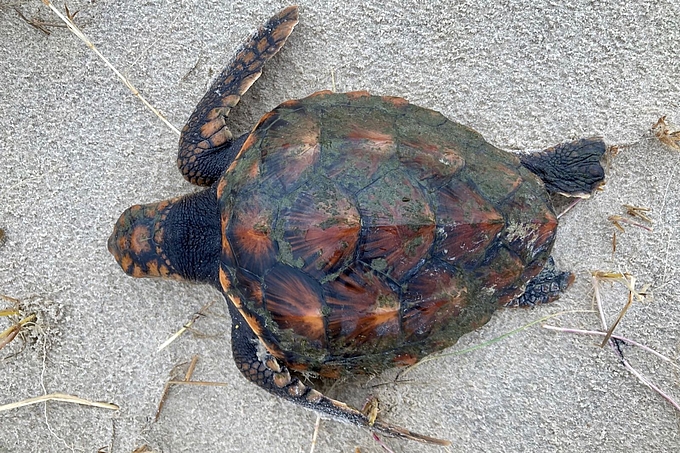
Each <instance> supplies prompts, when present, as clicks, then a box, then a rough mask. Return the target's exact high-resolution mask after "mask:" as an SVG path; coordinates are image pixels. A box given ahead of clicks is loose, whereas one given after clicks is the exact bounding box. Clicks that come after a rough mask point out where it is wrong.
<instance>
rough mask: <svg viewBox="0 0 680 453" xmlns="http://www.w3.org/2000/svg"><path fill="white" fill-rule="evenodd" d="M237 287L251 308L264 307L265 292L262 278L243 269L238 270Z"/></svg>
mask: <svg viewBox="0 0 680 453" xmlns="http://www.w3.org/2000/svg"><path fill="white" fill-rule="evenodd" d="M236 280H237V284H236V286H237V287H238V289H239V290H240V291H241V295H242V296H243V297H244V298H245V299H246V300H247V301H248V302H249V304H250V306H252V307H254V308H255V309H260V308H262V307H263V306H264V291H263V289H262V283H261V282H260V278H259V277H258V276H256V275H254V274H253V273H251V272H248V271H247V270H245V269H243V268H238V269H237V270H236Z"/></svg>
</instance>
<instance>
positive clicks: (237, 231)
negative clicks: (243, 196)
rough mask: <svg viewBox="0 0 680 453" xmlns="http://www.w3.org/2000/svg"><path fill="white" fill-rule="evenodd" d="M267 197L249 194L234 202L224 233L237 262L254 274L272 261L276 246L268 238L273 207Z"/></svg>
mask: <svg viewBox="0 0 680 453" xmlns="http://www.w3.org/2000/svg"><path fill="white" fill-rule="evenodd" d="M267 204H268V203H267V201H265V200H263V199H262V198H261V197H258V195H257V194H253V196H252V197H249V198H248V200H244V201H243V203H241V204H239V205H237V206H235V209H234V212H233V214H232V220H231V222H230V224H229V228H228V230H227V237H228V238H229V242H230V244H231V246H232V249H233V252H234V256H235V259H236V261H237V263H238V264H239V266H241V267H243V268H245V269H248V270H249V271H251V272H254V273H256V274H258V275H262V274H264V272H265V271H266V270H267V269H269V268H270V267H271V266H272V265H273V264H274V263H275V262H276V254H277V248H276V245H275V243H274V240H273V238H272V222H273V216H274V211H273V208H272V207H271V206H267Z"/></svg>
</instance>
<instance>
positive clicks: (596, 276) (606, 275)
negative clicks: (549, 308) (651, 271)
mask: <svg viewBox="0 0 680 453" xmlns="http://www.w3.org/2000/svg"><path fill="white" fill-rule="evenodd" d="M592 276H593V280H592V282H593V290H594V297H595V302H596V304H597V311H598V314H599V316H600V322H601V323H602V328H603V329H604V330H607V333H604V332H593V331H583V330H579V329H564V328H560V327H554V326H543V327H544V328H547V329H551V330H557V331H561V332H568V333H577V334H584V335H604V336H605V339H606V342H607V343H609V346H610V347H611V349H612V351H613V352H614V354H616V356H617V357H618V358H619V360H620V362H621V364H622V365H623V367H624V368H625V369H626V370H628V372H629V373H631V374H632V375H633V376H635V378H636V379H637V380H638V381H640V382H641V383H642V384H644V385H646V386H647V387H649V388H650V389H652V390H653V391H655V392H656V393H658V394H659V395H660V396H661V397H662V398H663V399H665V400H666V401H667V402H668V403H670V404H671V405H672V406H673V407H674V408H675V409H676V410H677V411H679V412H680V404H678V402H677V401H675V399H673V397H672V396H670V395H668V394H667V393H665V392H664V391H663V390H661V389H660V388H659V387H658V386H656V385H655V384H654V383H653V382H651V381H650V380H649V379H647V378H646V377H645V376H643V375H642V374H641V373H640V372H639V371H637V370H636V369H635V368H634V367H633V366H632V365H631V364H630V363H629V362H628V360H626V358H625V357H624V355H623V351H622V350H621V349H620V348H619V345H618V344H617V343H616V342H614V341H612V339H616V340H618V341H623V342H626V343H631V344H634V345H636V346H638V347H641V348H643V349H645V350H647V351H649V352H652V353H653V354H654V355H656V356H658V357H661V358H662V359H663V360H665V361H667V362H669V363H672V364H673V366H674V367H676V368H677V367H678V366H677V365H676V364H675V363H674V362H672V361H671V360H670V359H668V358H667V357H665V356H663V355H661V354H659V353H658V352H656V351H654V350H653V349H651V348H648V347H646V346H644V345H641V344H639V343H635V342H633V341H632V340H629V339H627V338H623V337H619V336H616V335H613V334H611V332H610V331H613V328H612V329H608V328H607V321H606V319H605V315H604V310H603V308H602V297H601V294H600V282H601V281H607V280H609V281H615V282H620V283H623V284H624V285H625V286H626V288H628V291H629V299H628V300H629V302H628V303H627V304H626V305H627V306H630V303H631V302H632V300H634V299H635V298H637V299H639V300H644V298H645V296H646V295H647V294H646V290H647V288H646V287H644V288H643V289H642V290H641V291H636V290H635V287H634V285H635V279H634V278H632V276H630V275H627V274H623V273H620V272H603V271H593V272H592ZM629 277H630V278H629ZM623 313H625V311H622V313H621V314H620V315H619V320H620V319H621V317H622V316H623ZM617 322H618V320H617Z"/></svg>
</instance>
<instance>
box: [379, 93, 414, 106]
mask: <svg viewBox="0 0 680 453" xmlns="http://www.w3.org/2000/svg"><path fill="white" fill-rule="evenodd" d="M381 98H382V100H383V101H385V102H388V103H390V104H392V105H393V106H395V107H396V108H402V107H406V106H407V105H408V101H407V100H406V99H404V98H400V97H397V96H381Z"/></svg>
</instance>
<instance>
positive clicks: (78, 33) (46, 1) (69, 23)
mask: <svg viewBox="0 0 680 453" xmlns="http://www.w3.org/2000/svg"><path fill="white" fill-rule="evenodd" d="M42 2H43V3H44V4H45V5H47V6H49V7H50V9H51V10H52V11H53V12H54V14H56V15H57V16H58V17H59V19H61V20H62V21H63V22H64V23H65V24H66V26H67V27H68V29H69V30H71V32H72V33H73V34H74V35H76V36H77V37H78V38H79V39H80V40H81V41H83V42H84V43H85V45H86V46H87V47H89V48H90V49H91V50H92V51H93V52H94V53H95V54H96V55H97V56H98V57H99V58H100V59H101V60H102V61H103V62H104V63H106V65H107V66H108V67H109V68H110V69H111V70H112V71H113V73H114V74H116V76H117V77H118V78H119V79H120V80H121V81H122V82H123V83H124V84H125V86H127V87H128V89H129V90H130V91H131V92H132V94H133V95H135V96H137V97H138V98H139V100H140V101H142V103H143V104H144V105H145V106H146V108H148V109H149V110H151V111H152V112H153V113H154V115H156V116H157V117H158V118H160V119H161V121H163V122H164V123H165V125H166V126H168V128H170V130H171V131H173V132H174V133H176V134H177V135H180V132H179V129H177V128H176V127H175V126H173V125H172V124H170V122H169V121H168V120H166V119H165V117H164V116H163V115H162V114H161V113H160V112H159V111H158V110H156V108H155V107H154V106H153V105H151V104H150V103H149V101H147V100H146V98H144V96H142V95H141V93H140V92H139V90H137V88H135V86H134V85H132V83H130V81H129V80H128V79H127V78H126V77H125V76H124V75H123V74H121V73H120V72H119V71H118V69H116V68H115V66H113V64H111V62H110V61H109V60H108V59H107V58H106V57H105V56H104V55H103V54H102V53H101V52H100V51H99V49H97V48H96V47H95V46H94V44H93V43H92V41H90V39H89V38H88V37H87V36H85V34H84V33H83V32H82V31H81V30H80V29H79V28H78V26H77V25H76V24H75V23H73V21H72V20H70V19H69V18H68V17H66V16H65V15H64V14H63V13H62V12H61V11H59V10H58V9H57V8H56V7H55V6H54V5H53V4H52V2H51V1H50V0H42Z"/></svg>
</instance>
